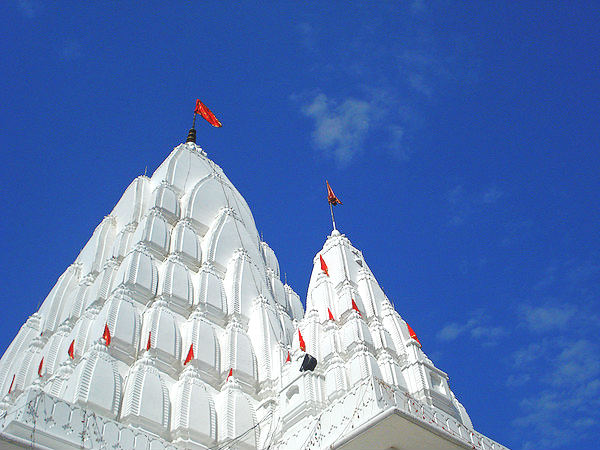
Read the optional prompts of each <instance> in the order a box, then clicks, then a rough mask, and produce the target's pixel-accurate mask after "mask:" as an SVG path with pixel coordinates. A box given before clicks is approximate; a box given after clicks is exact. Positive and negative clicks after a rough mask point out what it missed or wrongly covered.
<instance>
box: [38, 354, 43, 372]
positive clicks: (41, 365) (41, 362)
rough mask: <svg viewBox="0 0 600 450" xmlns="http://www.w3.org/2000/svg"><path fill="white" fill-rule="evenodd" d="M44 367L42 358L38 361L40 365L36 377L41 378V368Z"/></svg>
mask: <svg viewBox="0 0 600 450" xmlns="http://www.w3.org/2000/svg"><path fill="white" fill-rule="evenodd" d="M43 367H44V358H42V360H41V361H40V365H39V366H38V375H39V376H40V377H41V376H42V368H43Z"/></svg>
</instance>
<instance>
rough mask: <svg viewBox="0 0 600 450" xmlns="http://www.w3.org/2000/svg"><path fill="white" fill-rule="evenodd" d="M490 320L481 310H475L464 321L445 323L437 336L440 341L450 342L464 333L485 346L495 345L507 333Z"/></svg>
mask: <svg viewBox="0 0 600 450" xmlns="http://www.w3.org/2000/svg"><path fill="white" fill-rule="evenodd" d="M490 322H491V320H490V318H489V317H488V316H487V315H486V314H485V313H484V312H483V311H477V312H474V313H472V314H471V317H470V318H469V319H468V320H466V321H465V322H462V323H459V322H450V323H448V324H446V325H445V326H444V327H443V328H442V329H441V330H440V331H438V333H437V337H438V339H440V340H442V341H446V342H450V341H454V340H456V339H457V338H458V337H460V336H461V335H465V336H469V337H470V338H471V339H473V340H476V341H479V342H480V343H481V344H482V345H485V346H490V345H496V344H497V343H498V342H499V341H500V339H501V338H503V337H505V336H507V335H508V330H507V329H506V328H504V327H502V326H499V325H493V324H491V323H490Z"/></svg>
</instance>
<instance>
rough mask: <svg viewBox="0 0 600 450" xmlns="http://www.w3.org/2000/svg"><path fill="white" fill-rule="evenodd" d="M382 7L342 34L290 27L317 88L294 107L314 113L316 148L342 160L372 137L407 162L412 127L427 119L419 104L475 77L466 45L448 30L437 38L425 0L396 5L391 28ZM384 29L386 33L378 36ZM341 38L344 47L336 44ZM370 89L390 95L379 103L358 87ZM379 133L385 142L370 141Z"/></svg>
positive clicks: (347, 160) (353, 155)
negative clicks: (472, 73) (394, 18)
mask: <svg viewBox="0 0 600 450" xmlns="http://www.w3.org/2000/svg"><path fill="white" fill-rule="evenodd" d="M388 13H389V8H387V7H383V8H381V10H380V11H379V12H376V13H374V14H373V16H372V17H371V19H372V20H371V21H369V23H359V24H357V25H356V26H355V27H354V28H353V29H352V32H351V33H348V34H343V33H344V32H343V31H339V30H336V31H332V30H327V32H325V31H323V30H320V29H319V26H318V25H316V24H315V23H308V22H302V23H300V24H299V25H298V26H297V27H296V32H297V36H298V43H299V44H300V46H301V48H302V49H303V50H304V51H307V52H309V58H308V61H309V63H308V64H309V70H307V71H306V72H307V73H310V74H311V76H314V77H315V78H314V83H315V84H314V86H315V87H316V89H317V90H318V92H319V93H317V94H314V93H313V94H312V96H311V97H310V98H309V99H307V100H306V99H305V101H304V102H302V103H301V106H300V111H301V113H302V114H304V115H305V116H307V117H310V118H311V119H313V131H312V133H311V135H312V143H313V145H314V147H315V148H316V149H317V150H319V151H321V152H324V153H325V154H326V155H328V156H332V157H333V158H334V159H335V160H336V161H337V162H338V163H340V165H347V164H349V163H350V162H351V161H352V160H354V159H355V158H357V157H358V156H359V155H360V154H361V153H363V147H364V146H365V145H368V144H369V140H370V139H371V138H373V142H374V145H372V146H370V148H376V149H384V150H386V151H387V152H388V153H389V155H390V156H391V157H393V158H394V159H396V160H397V161H406V160H407V159H409V157H410V156H411V155H412V154H413V147H414V145H411V143H412V142H413V140H414V139H415V138H416V136H418V134H417V132H418V131H422V128H423V127H424V126H426V124H425V123H424V120H423V119H422V118H423V117H424V116H425V114H424V113H423V111H424V103H425V102H432V101H434V99H435V96H436V93H437V92H439V91H440V90H441V89H442V88H443V86H445V85H446V84H448V83H452V84H457V83H462V82H464V81H465V80H468V81H467V82H470V81H472V79H473V77H472V76H466V74H467V73H469V72H472V71H473V70H474V69H473V66H474V64H471V63H469V62H467V60H469V59H470V58H469V57H467V56H466V53H468V52H466V51H464V49H465V47H466V46H465V45H464V43H461V41H460V39H458V38H456V39H452V38H450V39H451V40H453V41H454V40H455V41H456V42H453V44H452V45H448V39H449V38H448V37H447V36H446V37H445V38H444V40H443V41H440V39H439V36H438V33H437V32H436V30H435V27H434V25H433V21H432V17H431V8H430V7H429V5H427V4H426V2H424V1H422V0H415V1H413V2H412V3H410V2H409V3H406V4H403V5H402V6H399V7H394V14H395V16H396V17H397V18H398V21H399V22H398V21H396V22H395V23H394V28H392V29H389V30H387V28H386V27H389V26H390V24H389V20H388V18H387V16H386V15H387V14H388ZM400 29H401V30H403V31H402V33H398V30H400ZM387 31H389V34H390V36H389V38H382V35H387ZM333 32H335V33H341V34H336V35H335V41H334V42H335V45H325V42H332V41H331V33H333ZM321 35H322V36H329V41H326V40H325V38H324V37H323V39H322V40H321V39H319V37H320V36H321ZM341 42H343V46H340V45H338V43H341ZM323 80H326V81H323ZM333 80H340V83H337V85H336V83H335V81H333ZM342 86H343V88H342ZM369 90H371V91H373V90H378V91H380V92H385V93H386V95H387V97H388V99H387V100H386V102H384V103H382V102H380V101H379V99H376V98H375V97H376V96H372V95H370V94H367V95H364V94H363V92H364V91H367V92H368V91H369ZM295 94H296V95H295V96H296V97H297V96H299V95H300V96H302V97H306V94H305V93H295ZM382 117H384V118H385V120H383V119H382ZM384 121H385V126H383V125H382V123H383V122H384ZM380 136H383V139H384V141H385V142H384V143H381V142H380V141H376V140H375V138H379V137H380Z"/></svg>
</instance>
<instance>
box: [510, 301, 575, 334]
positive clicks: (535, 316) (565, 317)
mask: <svg viewBox="0 0 600 450" xmlns="http://www.w3.org/2000/svg"><path fill="white" fill-rule="evenodd" d="M519 311H520V314H521V318H522V320H523V322H524V323H525V325H526V326H527V328H528V329H529V330H530V331H533V332H536V333H544V332H547V331H551V330H555V329H558V330H562V329H564V328H565V327H567V325H568V324H569V321H570V320H571V319H572V318H573V316H574V315H575V307H574V306H573V305H570V304H565V305H562V306H560V307H559V306H549V305H546V306H531V305H523V306H521V307H520V308H519Z"/></svg>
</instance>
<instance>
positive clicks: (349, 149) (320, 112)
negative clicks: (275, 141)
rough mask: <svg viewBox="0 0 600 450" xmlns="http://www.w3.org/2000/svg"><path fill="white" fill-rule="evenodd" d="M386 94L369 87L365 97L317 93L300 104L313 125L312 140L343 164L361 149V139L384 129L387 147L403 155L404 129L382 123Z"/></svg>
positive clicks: (327, 154) (405, 153) (400, 155)
mask: <svg viewBox="0 0 600 450" xmlns="http://www.w3.org/2000/svg"><path fill="white" fill-rule="evenodd" d="M386 97H387V96H386V94H385V93H383V92H381V91H374V90H372V91H371V92H370V93H369V95H368V96H367V97H366V98H362V99H359V98H355V97H347V98H344V99H342V100H337V99H331V98H329V97H328V96H327V95H325V94H323V93H319V94H317V95H316V96H315V97H314V98H312V99H310V100H309V101H308V102H306V103H305V104H304V105H303V107H302V112H303V114H304V115H305V116H307V117H309V118H311V119H313V121H314V125H315V128H314V130H313V133H312V140H313V143H314V145H315V147H317V148H318V149H319V150H321V151H323V152H324V154H325V155H326V156H329V157H332V158H333V159H335V160H336V161H337V162H338V163H339V164H340V165H342V166H345V165H347V164H348V163H350V162H351V161H352V159H353V158H354V157H355V156H357V155H358V154H360V153H362V152H363V151H364V147H365V141H366V140H367V138H368V136H369V134H370V133H371V132H372V131H373V130H374V129H381V130H384V131H386V130H387V132H388V134H389V135H390V141H389V144H388V149H389V150H391V151H394V152H396V153H395V156H396V157H398V158H400V159H407V158H408V155H409V151H408V149H407V148H406V146H405V145H404V142H403V141H404V130H403V128H402V127H400V126H398V125H396V124H389V125H388V124H385V125H384V124H383V123H382V122H383V121H382V119H383V118H384V117H386V116H388V114H389V106H388V104H386V100H385V99H386Z"/></svg>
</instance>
